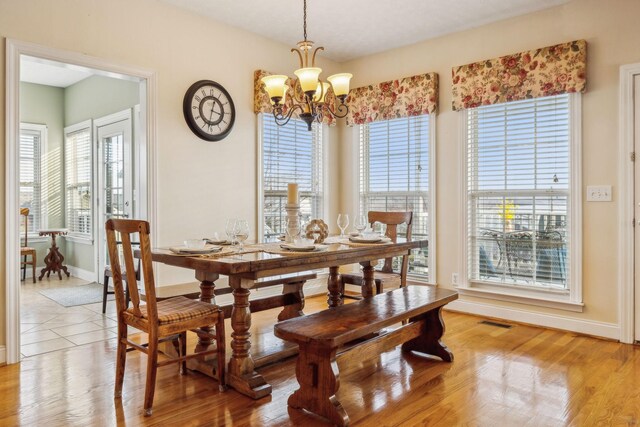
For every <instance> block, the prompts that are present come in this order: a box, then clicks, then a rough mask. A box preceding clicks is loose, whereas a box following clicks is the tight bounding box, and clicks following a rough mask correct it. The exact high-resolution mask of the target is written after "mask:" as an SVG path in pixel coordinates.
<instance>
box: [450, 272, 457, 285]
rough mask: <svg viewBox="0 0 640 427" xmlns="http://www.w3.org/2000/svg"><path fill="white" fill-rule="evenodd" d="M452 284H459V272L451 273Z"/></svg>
mask: <svg viewBox="0 0 640 427" xmlns="http://www.w3.org/2000/svg"><path fill="white" fill-rule="evenodd" d="M451 284H452V285H457V284H458V273H452V274H451Z"/></svg>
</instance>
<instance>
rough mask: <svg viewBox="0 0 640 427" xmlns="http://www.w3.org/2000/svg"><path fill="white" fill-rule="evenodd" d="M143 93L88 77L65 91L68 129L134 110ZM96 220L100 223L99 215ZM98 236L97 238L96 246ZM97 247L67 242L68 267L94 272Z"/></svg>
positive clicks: (132, 84) (122, 83)
mask: <svg viewBox="0 0 640 427" xmlns="http://www.w3.org/2000/svg"><path fill="white" fill-rule="evenodd" d="M139 92H140V90H139V84H138V83H136V82H130V81H126V80H119V79H113V78H110V77H102V76H91V77H89V78H86V79H84V80H82V81H80V82H78V83H76V84H74V85H71V86H69V87H67V88H66V89H65V97H64V123H65V126H71V125H74V124H77V123H80V122H82V121H84V120H88V119H97V118H100V117H104V116H107V115H109V114H113V113H117V112H118V111H122V110H125V109H128V108H132V107H133V106H135V105H136V104H138V103H139V102H140V95H139ZM134 138H135V135H134ZM94 197H95V195H94ZM94 219H95V220H96V221H97V220H99V219H98V218H95V216H94ZM97 237H98V236H94V244H95V240H96V239H97ZM94 244H85V243H79V242H72V241H67V242H66V253H65V256H66V257H67V258H66V261H67V262H68V264H69V265H73V266H75V267H78V268H80V269H83V270H86V271H94V269H95V266H94V264H95V262H94Z"/></svg>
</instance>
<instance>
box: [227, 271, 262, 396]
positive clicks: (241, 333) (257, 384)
mask: <svg viewBox="0 0 640 427" xmlns="http://www.w3.org/2000/svg"><path fill="white" fill-rule="evenodd" d="M229 286H230V287H231V288H232V289H233V308H232V310H231V329H233V332H232V333H231V359H230V360H229V368H228V372H227V385H229V386H230V387H233V388H234V389H235V390H236V391H238V392H240V393H242V394H244V395H247V396H249V397H251V398H253V399H260V398H262V397H264V396H267V395H269V394H271V384H268V383H267V381H266V380H265V379H264V378H263V377H262V375H260V374H258V373H257V372H256V371H255V370H254V368H255V363H254V361H253V357H252V356H251V351H250V350H251V332H249V329H250V328H251V311H250V310H249V295H250V293H251V291H250V290H249V289H250V288H251V287H252V286H253V281H251V280H248V279H241V278H239V277H234V276H229Z"/></svg>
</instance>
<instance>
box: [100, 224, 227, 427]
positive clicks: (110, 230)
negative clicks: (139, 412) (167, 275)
mask: <svg viewBox="0 0 640 427" xmlns="http://www.w3.org/2000/svg"><path fill="white" fill-rule="evenodd" d="M105 228H106V232H107V246H108V248H109V257H110V260H111V270H112V272H113V285H114V289H115V297H116V309H117V312H118V350H117V359H116V383H115V397H116V398H120V397H121V396H122V383H123V381H124V369H125V362H126V358H127V352H128V351H130V350H139V351H141V352H143V353H145V354H146V355H147V381H146V386H145V393H144V415H145V416H148V415H151V411H152V410H151V408H152V406H153V397H154V392H155V384H156V371H157V368H158V367H159V366H164V365H167V364H169V363H178V364H180V373H182V374H183V375H184V374H186V372H187V371H186V360H187V359H190V358H204V357H205V356H207V355H209V354H213V353H216V354H217V359H218V360H217V376H218V380H219V388H220V391H224V390H225V388H226V387H225V385H226V382H225V370H224V363H225V337H224V315H223V314H222V311H221V310H220V308H219V307H218V306H217V305H213V304H209V303H205V302H202V301H197V300H191V299H189V298H185V297H182V296H179V297H173V298H168V299H165V300H162V301H156V293H155V281H154V278H153V269H152V262H151V247H150V239H149V223H148V222H147V221H141V220H134V219H109V220H108V221H107V222H106V224H105ZM116 233H118V234H119V235H120V236H119V238H117V237H116ZM132 235H133V237H137V239H136V240H139V242H140V257H141V259H142V278H143V279H144V289H145V299H146V304H141V302H140V293H139V292H138V288H137V286H131V287H129V292H130V296H131V307H129V308H127V306H126V304H125V291H124V285H123V282H124V280H123V277H122V272H123V271H126V272H127V273H126V274H127V282H128V283H135V282H136V278H135V268H134V258H133V250H132V247H131V238H132ZM118 241H121V242H122V255H120V253H119V250H118ZM121 256H122V258H123V259H124V268H121V266H120V257H121ZM129 326H131V327H133V328H136V329H139V330H140V331H142V332H145V333H147V334H148V336H149V342H148V343H147V344H142V345H140V344H137V343H135V342H133V341H131V340H129V339H128V336H127V327H129ZM209 326H213V329H214V331H213V332H210V331H211V329H209V328H207V330H204V329H202V328H204V327H209ZM187 331H192V332H196V333H198V335H200V336H206V337H208V338H210V339H212V340H213V341H215V349H212V350H207V351H202V352H199V353H195V354H189V355H187ZM167 341H171V342H173V344H174V345H176V344H177V346H176V348H177V349H178V357H176V358H169V359H166V360H161V361H159V360H158V344H159V343H160V342H167Z"/></svg>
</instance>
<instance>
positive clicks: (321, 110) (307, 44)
mask: <svg viewBox="0 0 640 427" xmlns="http://www.w3.org/2000/svg"><path fill="white" fill-rule="evenodd" d="M312 50H313V42H312V41H310V40H307V0H304V40H302V41H301V42H298V48H292V49H291V52H296V53H297V54H298V57H299V58H300V68H299V69H298V70H296V71H294V74H295V75H296V76H297V77H298V79H297V81H298V84H299V86H300V88H299V89H300V91H298V90H297V88H296V87H294V88H292V89H293V90H292V91H291V92H292V93H293V100H294V102H293V105H292V106H291V107H290V108H289V109H288V110H286V112H285V97H286V94H287V91H288V90H289V86H287V84H286V82H287V79H288V78H289V77H288V76H284V75H274V76H266V77H263V78H262V82H263V83H264V86H265V90H266V92H267V93H268V94H269V99H271V104H272V105H273V117H274V118H275V121H276V123H277V124H278V125H280V126H284V125H286V124H287V123H288V122H289V120H290V119H291V115H292V114H293V113H294V112H295V111H299V114H298V116H299V117H300V118H301V119H302V120H303V121H304V122H305V123H306V124H307V127H308V128H309V130H311V124H312V123H313V122H314V120H315V121H317V122H318V123H321V122H322V119H323V117H324V116H325V114H327V115H331V116H333V117H336V118H343V117H345V116H346V115H347V113H348V112H349V107H348V106H347V104H345V100H346V98H347V95H349V80H351V77H353V76H352V75H351V74H349V73H340V74H334V75H332V76H329V77H327V80H328V81H329V83H327V82H323V81H321V80H320V79H319V77H320V73H321V72H322V69H321V68H318V67H316V66H315V60H316V53H318V51H319V50H324V47H317V48H316V49H315V50H313V53H312ZM309 56H311V66H309ZM294 84H295V83H294ZM329 87H331V88H332V89H333V93H334V95H335V97H336V98H338V100H339V101H340V103H339V104H338V106H337V107H335V105H334V106H333V107H332V106H330V105H328V103H327V102H326V98H327V92H328V91H329Z"/></svg>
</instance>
